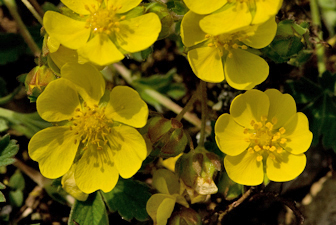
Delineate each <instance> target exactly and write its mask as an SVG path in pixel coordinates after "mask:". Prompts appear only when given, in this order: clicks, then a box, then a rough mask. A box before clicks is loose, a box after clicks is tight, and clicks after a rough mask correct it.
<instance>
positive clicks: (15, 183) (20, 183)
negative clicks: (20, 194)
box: [8, 170, 25, 191]
mask: <svg viewBox="0 0 336 225" xmlns="http://www.w3.org/2000/svg"><path fill="white" fill-rule="evenodd" d="M8 186H9V187H11V188H12V189H14V190H20V191H23V189H24V187H25V180H24V177H23V176H22V173H21V172H20V170H16V171H15V173H14V174H13V175H12V176H11V178H10V179H9V183H8Z"/></svg>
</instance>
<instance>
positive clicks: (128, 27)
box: [115, 13, 161, 52]
mask: <svg viewBox="0 0 336 225" xmlns="http://www.w3.org/2000/svg"><path fill="white" fill-rule="evenodd" d="M160 31H161V22H160V19H159V17H158V16H157V15H156V14H155V13H148V14H145V15H142V16H138V17H135V18H131V19H126V20H123V21H121V22H120V31H119V32H115V35H116V39H117V42H118V44H119V46H120V47H121V48H123V49H125V50H126V51H128V52H138V51H141V50H144V49H146V48H148V47H149V46H151V45H152V44H153V43H154V42H155V41H156V40H157V38H158V36H159V33H160Z"/></svg>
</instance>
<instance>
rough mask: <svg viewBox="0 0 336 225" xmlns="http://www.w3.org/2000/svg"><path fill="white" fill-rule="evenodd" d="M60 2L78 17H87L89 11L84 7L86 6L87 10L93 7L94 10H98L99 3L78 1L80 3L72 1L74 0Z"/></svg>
mask: <svg viewBox="0 0 336 225" xmlns="http://www.w3.org/2000/svg"><path fill="white" fill-rule="evenodd" d="M61 2H62V3H63V4H64V5H66V6H67V7H68V8H69V9H71V10H72V11H74V12H76V13H78V14H80V15H88V14H90V11H88V10H87V9H86V8H85V6H88V7H89V8H92V6H93V5H94V6H95V8H96V9H97V8H99V5H100V4H99V1H95V0H80V1H74V0H61Z"/></svg>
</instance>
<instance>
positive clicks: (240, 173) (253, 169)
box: [224, 151, 264, 186]
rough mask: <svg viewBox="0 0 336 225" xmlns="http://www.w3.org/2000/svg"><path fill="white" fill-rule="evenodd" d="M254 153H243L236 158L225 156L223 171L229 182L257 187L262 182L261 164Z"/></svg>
mask: <svg viewBox="0 0 336 225" xmlns="http://www.w3.org/2000/svg"><path fill="white" fill-rule="evenodd" d="M256 157H257V155H256V154H255V153H249V152H248V151H245V152H243V153H242V154H240V155H237V156H229V155H227V156H225V158H224V166H225V170H226V172H227V174H228V176H229V177H230V179H231V180H233V181H234V182H236V183H238V184H243V185H249V186H254V185H259V184H261V183H262V182H263V180H264V171H263V164H262V162H258V161H257V159H256Z"/></svg>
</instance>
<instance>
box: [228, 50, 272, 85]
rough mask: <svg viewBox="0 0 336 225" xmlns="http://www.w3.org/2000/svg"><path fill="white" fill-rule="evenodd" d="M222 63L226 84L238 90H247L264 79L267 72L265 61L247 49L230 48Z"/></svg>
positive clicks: (267, 67)
mask: <svg viewBox="0 0 336 225" xmlns="http://www.w3.org/2000/svg"><path fill="white" fill-rule="evenodd" d="M231 52H232V57H227V58H226V62H225V65H224V70H225V78H226V80H227V82H228V84H229V85H230V86H231V87H233V88H235V89H239V90H249V89H252V88H253V87H254V86H256V85H258V84H260V83H261V82H263V81H264V80H266V78H267V76H268V73H269V66H268V64H267V62H266V61H265V60H264V59H263V58H261V57H259V56H257V55H255V54H252V53H250V52H248V51H245V50H241V49H232V50H231Z"/></svg>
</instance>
